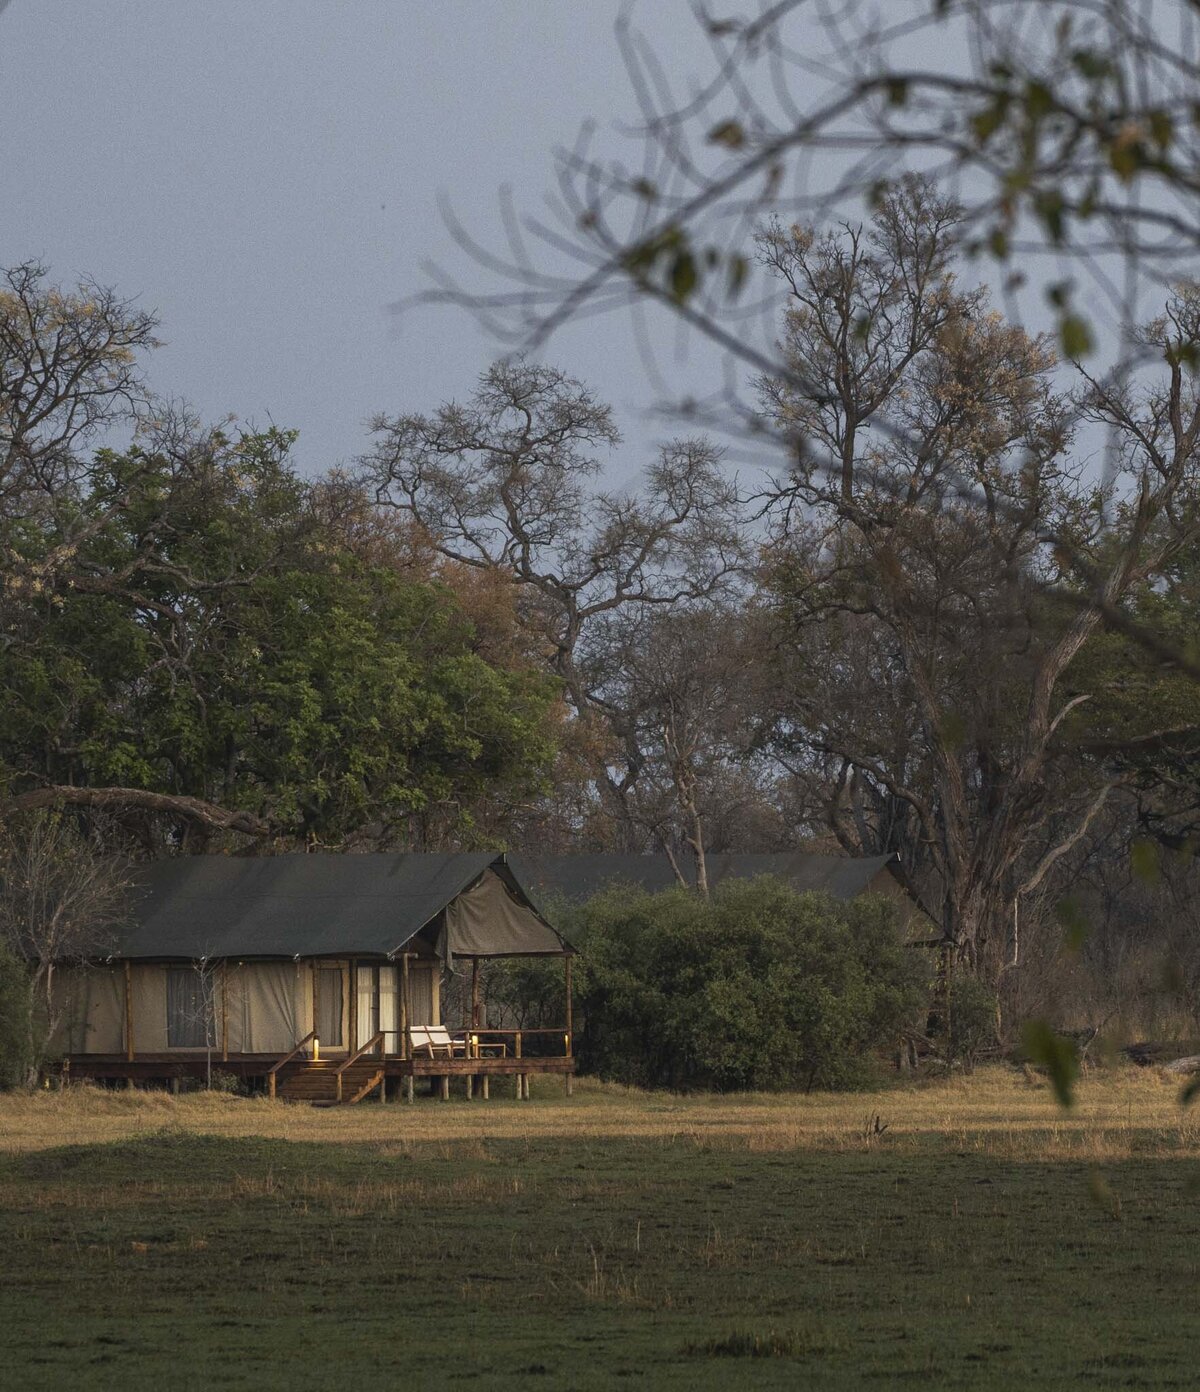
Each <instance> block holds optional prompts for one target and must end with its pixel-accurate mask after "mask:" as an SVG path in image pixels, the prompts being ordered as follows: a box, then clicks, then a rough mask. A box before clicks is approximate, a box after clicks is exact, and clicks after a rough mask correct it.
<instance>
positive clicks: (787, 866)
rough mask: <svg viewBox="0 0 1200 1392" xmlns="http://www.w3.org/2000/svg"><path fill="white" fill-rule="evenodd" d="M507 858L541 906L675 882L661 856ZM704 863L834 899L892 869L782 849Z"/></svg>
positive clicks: (882, 862)
mask: <svg viewBox="0 0 1200 1392" xmlns="http://www.w3.org/2000/svg"><path fill="white" fill-rule="evenodd" d="M508 863H509V865H510V866H511V868H512V870H513V871H514V873H515V874H516V876H517V878H518V879H519V880H520V882H521V884H522V886H523V887H524V889H525V891H526V893H527V894H529V896H530V897H531V898H532V899H533V901H534V903H536V904H538V905H539V906H540V907H541V908H542V910H543V911H545V908H546V906H547V905H552V904H553V902H554V900H555V899H556V898H559V899H567V900H572V901H574V900H582V899H587V898H590V897H591V895H593V894H598V893H599V892H600V891H601V890H602V889H604V888H606V887H607V886H608V885H610V884H614V883H621V884H633V885H639V886H640V887H641V888H643V889H646V890H649V891H650V892H651V893H655V892H657V891H658V890H662V889H672V888H674V886H675V885H677V884H678V883H679V881H678V879H677V878H676V875H675V871H674V870H673V869H672V867H671V862H670V861H669V860H668V859H667V857H666V856H665V855H617V854H597V855H560V856H534V855H511V856H509V857H508ZM707 864H708V878H709V883H710V884H711V885H717V884H719V883H720V882H721V881H722V880H724V879H753V878H754V877H755V876H757V875H774V876H776V877H777V878H778V879H781V880H786V881H787V883H788V884H790V885H792V887H793V888H795V889H797V890H823V891H824V892H825V893H827V894H832V895H833V897H834V898H835V899H853V898H855V896H856V895H859V894H862V893H864V892H865V891H866V890H867V889H868V888H869V887H870V885H871V882H872V881H873V880H874V879H875V877H876V876H877V875H878V874H879V872H880V871H881V870H884V869H887V870H892V871H893V872H894V867H895V857H894V856H890V855H882V856H862V857H856V858H854V859H850V858H849V857H847V856H830V855H809V854H807V853H805V852H803V851H787V852H782V853H779V854H776V855H710V856H709V857H708V862H707ZM680 869H681V871H682V872H683V874H684V876H685V877H686V878H687V880H688V882H689V883H690V884H694V883H695V869H694V867H693V865H692V863H691V861H690V860H688V861H685V862H681V863H680Z"/></svg>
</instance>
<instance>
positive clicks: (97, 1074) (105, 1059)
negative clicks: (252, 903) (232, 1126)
mask: <svg viewBox="0 0 1200 1392" xmlns="http://www.w3.org/2000/svg"><path fill="white" fill-rule="evenodd" d="M215 1062H216V1060H215V1059H214V1063H215ZM277 1062H278V1056H277V1055H276V1054H231V1055H230V1056H229V1057H228V1058H227V1059H222V1060H221V1061H220V1067H221V1069H222V1071H223V1072H226V1073H233V1074H235V1075H236V1076H237V1077H239V1078H264V1077H266V1075H267V1072H268V1071H269V1070H270V1068H271V1067H272V1066H273V1065H274V1064H275V1063H277ZM65 1063H66V1064H67V1065H68V1076H69V1077H71V1078H96V1079H119V1078H132V1079H135V1080H137V1079H150V1078H188V1077H195V1078H202V1077H204V1075H205V1070H206V1067H207V1065H206V1061H205V1058H204V1055H203V1054H201V1055H199V1056H197V1055H195V1054H185V1055H180V1054H175V1053H154V1054H149V1053H147V1054H138V1055H137V1057H136V1058H134V1059H132V1060H130V1059H128V1058H126V1057H124V1055H121V1054H107V1055H103V1054H72V1055H71V1056H70V1057H69V1058H68V1059H67V1060H65ZM575 1064H576V1060H575V1059H574V1058H563V1057H561V1056H559V1057H545V1058H539V1057H538V1056H536V1055H534V1056H530V1055H528V1054H527V1055H526V1056H525V1057H523V1058H514V1057H513V1056H512V1055H509V1056H508V1057H507V1058H494V1057H493V1058H477V1059H468V1058H453V1059H447V1058H412V1059H406V1058H401V1057H399V1056H398V1055H393V1056H390V1057H388V1058H387V1059H384V1060H381V1061H380V1062H379V1066H380V1067H381V1068H383V1069H384V1071H385V1072H386V1074H387V1076H388V1077H389V1078H412V1077H417V1078H437V1077H443V1076H444V1077H453V1078H462V1077H478V1078H486V1077H498V1076H499V1077H503V1076H505V1075H508V1076H512V1075H513V1074H526V1073H551V1074H556V1075H558V1076H561V1075H563V1074H568V1075H570V1074H574V1072H575Z"/></svg>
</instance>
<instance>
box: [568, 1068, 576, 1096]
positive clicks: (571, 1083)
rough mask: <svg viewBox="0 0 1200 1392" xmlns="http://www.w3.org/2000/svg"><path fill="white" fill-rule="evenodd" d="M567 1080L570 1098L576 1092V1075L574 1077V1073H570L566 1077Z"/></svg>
mask: <svg viewBox="0 0 1200 1392" xmlns="http://www.w3.org/2000/svg"><path fill="white" fill-rule="evenodd" d="M566 1078H567V1096H568V1097H570V1096H571V1094H572V1093H573V1092H574V1091H575V1075H574V1073H568V1074H567V1075H566Z"/></svg>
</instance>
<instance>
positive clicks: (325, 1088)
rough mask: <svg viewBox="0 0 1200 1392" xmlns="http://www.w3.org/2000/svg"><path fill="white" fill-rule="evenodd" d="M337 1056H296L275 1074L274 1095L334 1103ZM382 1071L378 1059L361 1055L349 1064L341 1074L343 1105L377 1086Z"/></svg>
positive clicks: (296, 1100)
mask: <svg viewBox="0 0 1200 1392" xmlns="http://www.w3.org/2000/svg"><path fill="white" fill-rule="evenodd" d="M341 1067H342V1060H340V1059H336V1058H334V1059H319V1060H315V1061H314V1060H313V1059H298V1060H296V1062H295V1063H292V1064H289V1065H288V1066H287V1067H286V1068H285V1069H283V1070H282V1071H281V1073H280V1076H279V1082H278V1088H277V1094H276V1095H277V1096H279V1097H281V1098H283V1099H284V1100H285V1101H288V1102H311V1103H313V1104H314V1105H323V1106H336V1105H337V1100H338V1099H337V1082H338V1073H337V1070H338V1069H339V1068H341ZM382 1077H383V1070H382V1068H381V1067H380V1063H379V1060H378V1058H365V1059H361V1060H356V1061H355V1062H354V1063H352V1064H350V1065H349V1067H347V1068H346V1069H345V1070H344V1072H343V1073H342V1075H341V1078H342V1101H343V1104H347V1103H350V1102H357V1101H359V1100H360V1099H361V1098H362V1097H364V1096H365V1095H366V1094H367V1093H368V1092H370V1091H371V1089H372V1088H374V1087H378V1086H379V1082H380V1080H381V1078H382Z"/></svg>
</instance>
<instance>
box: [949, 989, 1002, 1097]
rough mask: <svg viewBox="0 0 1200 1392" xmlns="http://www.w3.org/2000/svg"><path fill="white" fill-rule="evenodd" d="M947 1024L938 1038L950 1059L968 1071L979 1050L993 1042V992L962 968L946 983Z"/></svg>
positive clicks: (994, 1035) (994, 996) (994, 1007)
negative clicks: (948, 985)
mask: <svg viewBox="0 0 1200 1392" xmlns="http://www.w3.org/2000/svg"><path fill="white" fill-rule="evenodd" d="M949 1004H950V1011H949V1015H950V1019H949V1027H948V1028H947V1029H946V1030H945V1031H944V1033H943V1035H942V1037H941V1039H940V1040H939V1042H940V1044H941V1046H942V1050H943V1053H944V1055H945V1057H946V1059H947V1060H948V1061H949V1062H950V1063H961V1064H962V1065H963V1067H964V1068H965V1069H966V1070H967V1072H970V1071H971V1070H972V1069H973V1068H974V1067H975V1060H976V1058H977V1057H978V1055H979V1053H980V1052H981V1051H982V1050H984V1049H986V1048H988V1047H989V1045H992V1044H994V1043H995V1042H996V993H995V992H994V991H993V990H992V989H991V987H990V986H988V985H987V984H985V983H984V982H982V981H980V980H979V979H978V978H977V977H973V976H968V975H967V974H966V973H965V972H960V973H958V974H956V975H955V977H954V979H953V981H952V982H951V985H950V1002H949Z"/></svg>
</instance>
